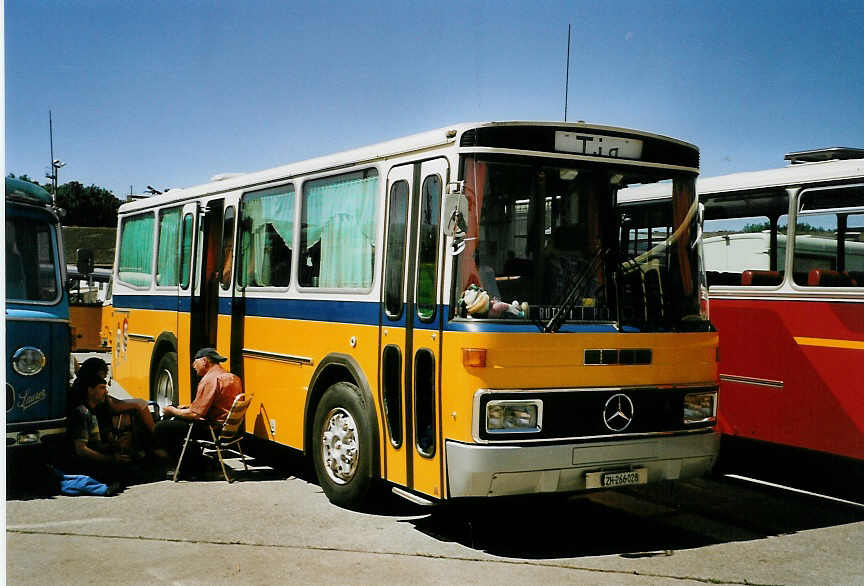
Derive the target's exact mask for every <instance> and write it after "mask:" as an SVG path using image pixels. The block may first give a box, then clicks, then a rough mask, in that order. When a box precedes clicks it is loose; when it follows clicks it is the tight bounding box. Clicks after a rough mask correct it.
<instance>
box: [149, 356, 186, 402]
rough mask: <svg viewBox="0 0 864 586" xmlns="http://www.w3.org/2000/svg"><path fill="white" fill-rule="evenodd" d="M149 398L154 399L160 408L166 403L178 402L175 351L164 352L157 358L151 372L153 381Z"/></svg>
mask: <svg viewBox="0 0 864 586" xmlns="http://www.w3.org/2000/svg"><path fill="white" fill-rule="evenodd" d="M150 399H151V400H153V401H156V403H157V404H158V405H159V409H160V410H161V409H164V408H165V406H166V405H176V404H177V403H178V402H179V400H180V393H179V388H178V385H177V353H176V352H166V353H165V354H163V355H162V358H160V359H159V364H158V366H157V367H156V371H155V372H154V373H153V381H152V382H151V383H150Z"/></svg>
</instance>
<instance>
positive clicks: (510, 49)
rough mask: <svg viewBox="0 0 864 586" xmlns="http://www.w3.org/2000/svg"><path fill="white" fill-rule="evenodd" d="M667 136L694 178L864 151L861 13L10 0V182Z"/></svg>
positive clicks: (736, 5)
mask: <svg viewBox="0 0 864 586" xmlns="http://www.w3.org/2000/svg"><path fill="white" fill-rule="evenodd" d="M568 23H570V24H572V25H573V33H572V36H573V40H572V43H571V47H572V49H571V65H570V99H569V110H568V119H569V120H571V121H573V120H585V121H588V122H597V123H602V124H611V125H617V126H626V127H633V128H638V129H642V130H648V131H652V132H657V133H660V134H666V135H669V136H674V137H676V138H680V139H683V140H687V141H690V142H693V143H695V144H697V145H698V146H699V147H700V148H701V149H702V172H703V175H705V176H710V175H718V174H723V173H731V172H736V171H744V170H754V169H762V168H768V167H775V166H782V164H783V155H784V154H785V153H787V152H789V151H793V150H802V149H808V148H816V147H826V146H853V147H864V34H862V31H864V2H861V0H852V1H831V0H829V1H822V2H814V1H813V0H808V1H806V2H802V1H799V0H786V1H777V2H761V1H758V0H750V1H744V2H740V1H725V2H715V3H705V2H698V1H692V2H691V1H686V2H663V1H654V2H645V1H630V0H621V1H617V2H588V1H581V0H580V1H569V2H537V1H530V2H504V1H497V2H496V1H486V2H472V1H467V0H466V1H457V2H450V1H449V0H439V1H435V2H431V1H430V2H411V1H406V0H402V1H393V2H379V1H374V0H367V1H364V2H356V3H355V2H351V3H348V2H327V1H318V2H308V3H305V2H298V1H291V0H284V1H271V2H264V1H256V0H247V1H242V2H240V1H233V0H231V1H229V0H224V1H215V0H214V1H205V0H199V1H194V2H192V1H183V0H174V1H165V2H151V1H147V0H139V1H133V0H125V1H122V0H100V1H97V0H79V1H75V0H63V1H50V0H40V1H38V2H34V1H32V0H6V13H5V27H6V36H5V51H6V79H5V84H6V88H5V89H6V171H7V172H14V173H16V174H22V173H27V174H29V175H30V176H32V177H40V178H41V177H43V176H44V174H45V171H46V170H47V166H48V162H49V148H48V147H49V145H48V110H49V109H50V110H52V111H53V113H54V152H55V157H57V158H59V159H61V160H63V161H65V162H66V163H67V165H68V166H67V167H65V168H63V169H61V171H60V181H61V182H65V181H70V180H77V181H80V182H82V183H84V184H91V183H95V184H97V185H101V186H103V187H107V188H109V189H111V190H112V191H114V193H115V194H117V195H118V196H120V197H123V196H124V195H125V194H126V193H128V192H129V186H130V185H133V186H134V191H135V192H136V193H140V192H142V191H143V189H144V187H145V186H146V185H148V184H150V185H153V186H156V187H159V188H164V187H184V186H189V185H196V184H199V183H203V182H206V181H208V180H209V179H210V177H211V176H212V175H214V174H216V173H224V172H237V171H256V170H260V169H266V168H269V167H273V166H276V165H280V164H284V163H289V162H292V161H296V160H301V159H305V158H309V157H312V156H318V155H323V154H327V153H331V152H336V151H340V150H344V149H347V148H353V147H357V146H362V145H365V144H371V143H374V142H378V141H381V140H387V139H390V138H396V137H399V136H403V135H407V134H411V133H414V132H419V131H423V130H429V129H433V128H438V127H442V126H446V125H447V124H451V123H455V122H467V121H480V120H512V119H520V120H561V119H562V118H563V103H564V73H565V51H566V44H567V24H568Z"/></svg>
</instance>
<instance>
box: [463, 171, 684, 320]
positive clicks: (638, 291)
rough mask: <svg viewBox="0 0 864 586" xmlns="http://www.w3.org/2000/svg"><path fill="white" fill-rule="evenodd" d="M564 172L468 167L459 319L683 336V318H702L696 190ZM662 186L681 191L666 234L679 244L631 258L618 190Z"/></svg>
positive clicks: (626, 176)
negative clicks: (555, 321) (596, 325)
mask: <svg viewBox="0 0 864 586" xmlns="http://www.w3.org/2000/svg"><path fill="white" fill-rule="evenodd" d="M565 164H566V166H565ZM565 164H562V162H559V161H549V160H548V159H527V158H515V157H508V158H504V157H500V158H493V157H491V156H489V157H486V158H481V157H479V156H474V155H472V156H468V157H465V158H464V159H463V168H462V177H463V179H464V181H465V194H466V196H467V199H468V213H467V214H466V215H467V216H468V217H466V235H465V240H464V241H465V249H464V251H463V252H462V253H461V254H460V255H459V257H458V260H457V264H456V269H457V278H456V279H455V281H454V282H455V290H454V292H453V296H454V301H453V303H454V307H455V310H454V317H456V318H466V319H495V320H519V321H523V322H524V320H529V321H533V322H536V323H538V324H540V323H546V322H547V321H548V320H551V319H552V318H553V317H555V316H556V315H558V317H559V318H560V321H561V322H607V323H612V324H615V325H616V326H620V327H628V326H629V327H633V328H635V329H637V330H638V331H646V330H658V331H659V330H667V329H677V328H679V326H680V322H681V320H682V319H683V318H684V317H685V316H691V315H695V316H697V317H698V315H699V297H698V274H699V268H700V264H699V260H698V250H697V248H696V247H695V246H694V245H693V244H694V242H695V238H696V236H697V233H698V230H697V229H696V227H697V223H696V214H695V210H696V207H695V188H694V182H695V178H694V177H692V176H689V175H687V176H685V175H683V174H682V175H681V176H678V177H676V176H673V174H671V173H669V172H666V174H665V176H656V177H654V176H648V175H646V172H644V171H638V173H640V175H638V176H637V175H636V173H637V172H635V171H633V170H632V168H628V167H625V166H620V167H619V166H615V165H608V164H602V165H590V164H583V165H580V166H577V165H575V164H573V163H570V162H569V161H567V162H566V163H565ZM661 179H672V180H673V183H674V185H675V186H676V188H678V189H679V191H680V198H679V199H680V201H679V202H678V203H677V204H676V206H675V214H677V215H676V216H675V218H672V217H670V218H669V225H670V226H675V227H679V226H683V228H682V229H681V230H678V231H677V232H675V230H674V229H673V230H671V231H670V232H669V233H667V236H670V237H671V236H672V234H673V233H675V234H674V237H672V239H671V240H670V241H669V242H666V243H664V244H663V245H660V246H655V247H653V249H652V250H651V251H650V252H649V251H648V250H647V249H646V250H639V251H638V254H633V248H632V243H628V242H627V240H626V238H627V230H626V226H623V224H624V223H626V220H625V217H626V216H623V215H622V214H621V212H620V211H619V210H618V209H617V207H616V204H615V196H616V193H617V190H618V188H619V187H621V186H624V185H626V184H628V183H647V182H653V181H658V180H661ZM664 225H665V224H664ZM676 242H680V243H681V244H680V246H679V245H678V244H676ZM628 244H630V246H628ZM640 255H641V256H640ZM646 282H648V283H649V285H648V287H647V288H646ZM658 288H659V289H661V292H660V293H659V297H658V293H657V289H658ZM646 291H647V293H646ZM664 295H665V297H664ZM658 303H659V304H660V307H656V308H654V307H653V306H652V304H654V305H656V304H658ZM648 306H652V311H653V312H654V313H653V314H652V315H651V316H648V315H647V309H646V307H648ZM551 329H554V328H551Z"/></svg>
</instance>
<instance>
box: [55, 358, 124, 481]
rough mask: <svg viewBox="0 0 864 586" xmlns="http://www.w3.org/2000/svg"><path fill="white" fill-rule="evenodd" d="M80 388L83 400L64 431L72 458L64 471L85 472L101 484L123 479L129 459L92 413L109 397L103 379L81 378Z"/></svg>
mask: <svg viewBox="0 0 864 586" xmlns="http://www.w3.org/2000/svg"><path fill="white" fill-rule="evenodd" d="M79 378H80V377H79ZM79 388H80V389H82V390H83V394H82V395H80V398H81V399H82V401H81V402H79V403H78V404H77V405H75V406H74V407H73V408H72V410H71V411H70V413H69V427H68V430H67V433H68V436H69V439H70V440H72V457H71V461H70V462H68V463H67V464H66V466H65V468H66V469H65V470H64V472H67V473H75V474H86V475H87V476H92V477H93V478H96V479H97V480H99V481H101V482H104V483H111V482H115V481H118V480H125V479H126V478H128V476H129V473H130V469H129V464H130V463H131V462H132V458H131V456H130V455H129V454H126V453H123V450H121V448H120V446H119V445H117V444H116V442H113V441H112V437H111V433H110V430H100V427H99V419H98V418H97V417H96V415H95V411H96V409H97V408H98V407H99V406H101V405H104V404H105V402H106V400H107V397H108V387H107V384H106V383H105V379H103V378H99V377H98V376H96V375H90V376H89V377H88V378H86V379H82V380H81V381H80V383H79Z"/></svg>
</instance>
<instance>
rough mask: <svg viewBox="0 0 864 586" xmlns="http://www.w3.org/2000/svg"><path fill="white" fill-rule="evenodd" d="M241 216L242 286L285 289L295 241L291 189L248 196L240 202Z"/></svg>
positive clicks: (271, 190)
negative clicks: (241, 205)
mask: <svg viewBox="0 0 864 586" xmlns="http://www.w3.org/2000/svg"><path fill="white" fill-rule="evenodd" d="M241 216H242V217H241V223H240V225H241V226H242V235H241V239H240V254H241V264H240V266H241V275H240V283H241V285H248V286H250V287H268V286H276V287H284V286H287V285H288V284H289V281H290V274H291V247H292V246H293V239H294V187H293V186H292V185H286V186H281V187H277V188H273V189H267V190H264V191H261V192H258V193H254V194H250V195H249V196H247V198H246V199H245V200H244V201H243V207H242V211H241Z"/></svg>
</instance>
